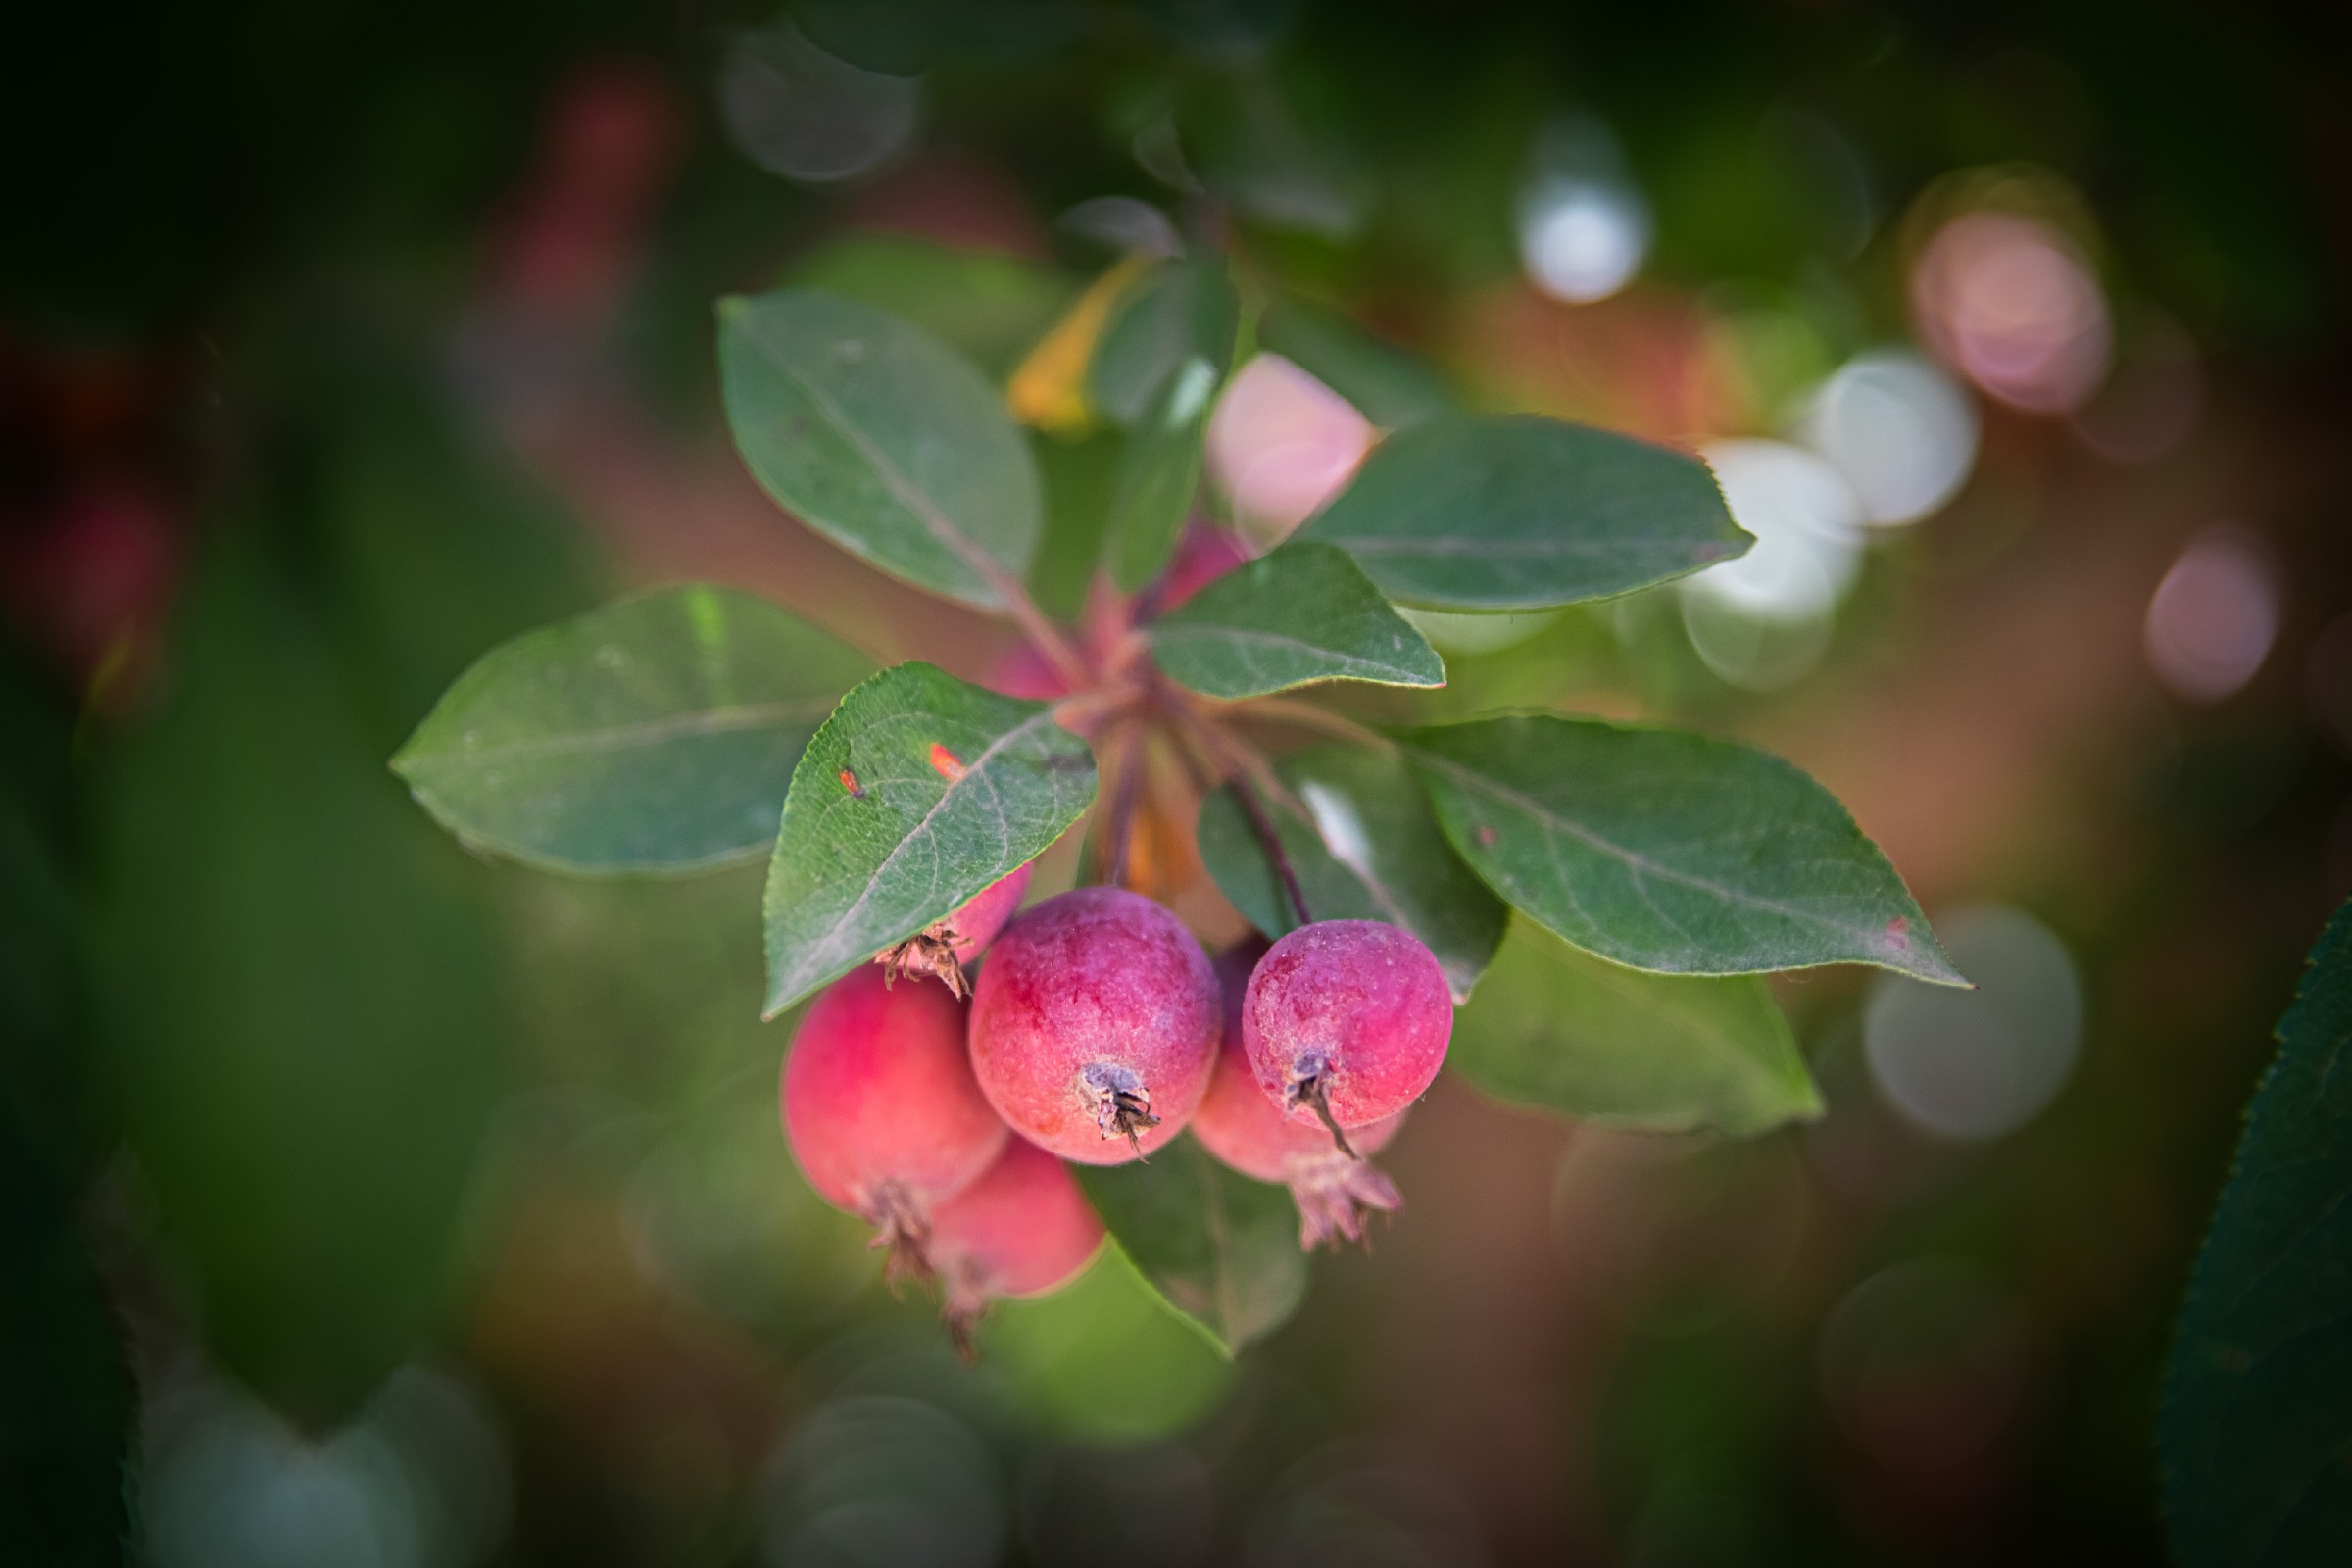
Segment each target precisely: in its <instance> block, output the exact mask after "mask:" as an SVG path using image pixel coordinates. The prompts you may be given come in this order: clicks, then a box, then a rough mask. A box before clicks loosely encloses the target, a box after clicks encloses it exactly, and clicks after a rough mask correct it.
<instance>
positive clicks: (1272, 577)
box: [1151, 543, 1446, 699]
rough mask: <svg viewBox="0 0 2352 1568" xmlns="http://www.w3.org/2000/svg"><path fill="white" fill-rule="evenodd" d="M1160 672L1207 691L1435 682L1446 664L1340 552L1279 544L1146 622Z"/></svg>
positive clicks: (1441, 679) (1231, 695)
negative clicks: (1362, 682) (1355, 682)
mask: <svg viewBox="0 0 2352 1568" xmlns="http://www.w3.org/2000/svg"><path fill="white" fill-rule="evenodd" d="M1151 638H1152V657H1153V658H1154V659H1156V660H1158V662H1159V667H1160V668H1161V669H1162V670H1164V671H1166V673H1167V675H1168V677H1169V678H1170V679H1171V680H1174V681H1176V682H1178V683H1180V684H1182V685H1185V686H1189V687H1191V688H1192V689H1193V690H1194V691H1197V692H1201V693H1202V694H1203V695H1205V696H1209V697H1222V698H1227V699H1235V698H1243V697H1263V696H1264V695H1266V694H1267V693H1268V692H1279V691H1288V690H1289V689H1290V688H1292V687H1293V686H1304V685H1306V684H1308V683H1309V682H1311V681H1319V680H1367V681H1377V682H1379V683H1380V684H1382V685H1384V686H1443V685H1445V684H1446V662H1445V661H1444V660H1442V659H1440V658H1439V657H1438V651H1437V650H1436V649H1434V648H1432V647H1430V646H1429V640H1428V639H1427V638H1425V637H1423V636H1422V635H1421V634H1420V633H1419V632H1418V631H1415V630H1414V629H1413V627H1412V625H1411V623H1410V622H1408V621H1407V620H1406V619H1405V618H1404V617H1403V616H1402V615H1399V614H1397V612H1396V610H1395V609H1393V608H1392V607H1391V606H1390V604H1389V602H1388V601H1387V600H1386V599H1383V598H1382V597H1381V596H1380V590H1379V589H1377V588H1375V587H1373V586H1372V584H1371V583H1370V582H1368V581H1366V580H1365V578H1364V574H1363V573H1362V572H1360V571H1358V570H1357V569H1356V568H1355V564H1354V563H1353V562H1351V561H1349V560H1348V557H1347V555H1346V553H1345V552H1343V551H1339V550H1334V549H1333V548H1332V547H1331V546H1329V545H1319V544H1297V543H1294V544H1287V545H1284V546H1283V547H1282V548H1281V549H1279V550H1276V551H1275V552H1274V553H1273V554H1272V555H1269V556H1263V557H1260V558H1259V559H1258V560H1256V561H1252V562H1250V563H1249V564H1247V565H1243V566H1237V567H1235V568H1234V569H1233V570H1232V571H1229V572H1227V573H1225V575H1223V576H1222V577H1218V578H1216V579H1215V580H1214V581H1212V582H1210V583H1209V584H1208V585H1207V586H1206V587H1204V588H1202V589H1201V591H1200V592H1199V593H1197V594H1195V595H1194V596H1193V597H1192V598H1191V599H1189V600H1187V601H1185V603H1184V604H1183V605H1182V606H1181V607H1180V608H1178V609H1177V610H1175V611H1174V612H1173V613H1169V614H1167V615H1164V616H1162V617H1161V618H1160V619H1158V620H1156V621H1154V622H1152V629H1151Z"/></svg>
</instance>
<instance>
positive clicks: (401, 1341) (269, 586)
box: [94, 545, 504, 1425]
mask: <svg viewBox="0 0 2352 1568" xmlns="http://www.w3.org/2000/svg"><path fill="white" fill-rule="evenodd" d="M176 620H177V624H176V626H175V639H174V644H173V647H172V662H171V666H170V670H171V673H170V677H169V685H168V692H167V696H166V698H165V700H164V702H163V704H162V706H161V708H160V709H159V711H156V712H155V714H154V715H153V716H152V718H151V719H150V720H149V721H148V722H146V723H145V724H144V725H143V726H142V727H141V728H140V730H139V731H138V732H137V733H136V734H135V735H133V736H132V737H131V738H129V740H128V741H127V742H126V743H125V745H124V746H123V750H122V752H121V754H120V755H119V756H118V757H117V759H116V760H115V761H114V765H113V766H112V767H110V769H109V773H108V777H107V779H106V781H105V787H104V790H103V792H102V801H101V805H100V809H99V813H98V827H99V835H98V837H99V848H100V853H99V865H100V873H99V892H98V910H97V931H98V941H97V955H96V966H97V972H98V975H99V983H98V985H97V986H96V987H95V988H94V993H95V995H96V996H97V997H98V998H99V999H100V1000H101V1002H102V1004H103V1007H104V1016H103V1021H104V1023H105V1026H106V1033H107V1045H108V1051H109V1055H110V1058H111V1059H110V1061H109V1068H110V1073H111V1081H112V1082H113V1083H114V1084H116V1085H117V1086H119V1090H120V1093H121V1095H122V1098H123V1106H122V1109H123V1123H124V1127H125V1131H126V1136H127V1139H128V1142H129V1144H130V1146H131V1148H132V1149H133V1150H134V1151H135V1152H136V1153H137V1156H138V1160H139V1168H140V1170H141V1172H142V1174H143V1176H144V1177H145V1180H146V1183H147V1185H148V1186H149V1188H150V1189H151V1190H152V1192H153V1194H154V1201H155V1205H156V1212H157V1217H158V1225H159V1228H160V1229H161V1231H162V1233H163V1235H164V1237H165V1239H166V1241H167V1242H168V1244H169V1245H170V1246H171V1248H172V1250H173V1252H174V1254H175V1255H177V1256H179V1257H182V1258H185V1259H186V1260H187V1261H188V1262H189V1264H190V1265H191V1267H192V1271H193V1274H194V1277H195V1279H196V1282H197V1284H198V1286H199V1288H200V1291H201V1300H202V1310H201V1320H202V1322H203V1323H204V1325H205V1333H206V1337H207V1339H208V1341H209V1343H210V1345H211V1348H212V1350H213V1352H214V1353H215V1354H216V1355H218V1356H219V1357H220V1358H221V1359H222V1360H223V1361H224V1362H226V1363H227V1364H228V1365H229V1366H231V1367H233V1368H234V1369H235V1370H236V1371H237V1373H238V1374H239V1375H240V1376H242V1377H243V1378H244V1379H245V1380H246V1381H247V1382H249V1383H251V1384H253V1385H254V1386H255V1387H256V1388H258V1389H260V1390H261V1391H262V1392H264V1393H265V1394H267V1395H269V1396H270V1398H271V1399H273V1400H274V1401H275V1402H276V1403H277V1404H278V1405H279V1406H280V1407H281V1408H283V1409H285V1410H287V1411H288V1412H289V1413H291V1414H293V1415H295V1416H296V1417H298V1418H299V1419H301V1420H303V1421H305V1422H310V1423H315V1424H319V1425H329V1424H332V1423H333V1422H334V1421H335V1420H337V1419H339V1418H340V1417H342V1416H343V1415H345V1414H348V1413H349V1412H350V1411H351V1410H352V1409H353V1408H355V1407H356V1406H357V1405H358V1404H359V1402H360V1401H361V1400H362V1399H364V1398H365V1397H367V1395H368V1392H369V1390H371V1389H372V1388H373V1387H374V1386H375V1384H376V1383H377V1382H378V1381H380V1380H381V1379H382V1377H383V1376H384V1375H385V1374H386V1373H387V1372H389V1371H390V1370H391V1369H392V1368H393V1367H394V1366H396V1365H398V1364H399V1363H400V1361H401V1360H402V1359H404V1358H405V1357H406V1356H408V1355H409V1354H410V1353H412V1351H413V1349H414V1348H415V1346H416V1344H417V1340H418V1339H419V1338H421V1337H422V1336H423V1335H424V1334H426V1333H427V1332H429V1331H430V1330H431V1329H432V1328H433V1327H435V1326H436V1324H437V1323H438V1322H439V1321H440V1320H441V1318H442V1315H443V1313H444V1312H445V1311H446V1310H447V1307H448V1304H449V1287H450V1283H451V1276H450V1264H451V1255H452V1250H453V1248H454V1244H455V1242H456V1239H457V1234H458V1225H459V1217H460V1212H461V1208H462V1205H463V1202H464V1200H465V1197H466V1190H467V1188H468V1186H469V1184H470V1181H471V1178H472V1175H473V1171H474V1166H475V1161H476V1158H477V1156H478V1153H479V1151H480V1148H481V1144H482V1140H483V1138H484V1137H485V1135H486V1134H487V1132H488V1130H489V1125H490V1119H491V1114H492V1111H493V1109H494V1108H495V1106H496V1104H497V1103H498V1097H499V1094H500V1091H501V1089H502V1087H503V1080H504V1061H503V1051H502V1043H503V1039H504V1035H503V1032H502V1027H501V1024H502V1004H501V1002H500V987H499V981H498V976H497V968H496V962H495V958H494V949H493V946H492V928H491V924H490V920H489V911H488V909H487V907H485V905H484V903H483V901H482V900H481V899H480V897H479V895H478V890H477V889H476V888H475V887H474V886H473V885H472V879H471V878H469V877H468V875H467V872H468V870H469V869H470V867H469V865H468V862H466V860H465V859H464V858H462V857H460V856H458V855H457V854H456V853H455V852H454V851H453V850H451V849H450V848H449V846H448V845H447V843H446V841H444V840H443V839H442V838H441V836H440V835H439V834H437V833H435V832H434V831H433V830H432V828H431V827H430V826H429V825H428V824H427V823H426V822H425V821H424V819H423V818H422V817H421V816H419V815H418V814H417V811H416V809H414V808H413V807H412V806H410V804H409V803H408V801H407V800H406V799H405V798H404V797H403V795H402V792H401V789H400V786H399V784H398V782H397V781H396V780H394V779H393V778H392V777H391V776H390V775H389V774H388V773H387V772H385V770H384V767H383V763H382V761H381V760H380V758H381V756H382V754H381V752H380V751H379V750H378V749H377V748H376V746H375V745H374V744H373V743H372V742H371V740H370V739H369V737H368V730H367V727H366V720H365V717H364V716H363V715H362V713H361V712H360V711H359V706H360V705H358V704H356V703H355V702H354V701H353V700H352V698H351V696H350V694H349V693H348V692H347V691H346V690H344V689H343V688H342V687H341V686H340V685H339V684H338V683H337V679H336V674H335V668H334V665H333V662H331V661H330V660H329V659H328V658H327V657H326V656H325V654H324V651H323V649H322V647H321V645H320V644H319V641H318V639H317V638H316V637H315V636H314V635H313V634H312V631H311V624H312V622H311V620H310V618H309V617H308V616H306V615H305V614H304V613H302V607H301V606H300V604H299V603H298V602H297V601H295V600H294V599H293V597H292V594H291V592H290V590H289V589H288V588H287V587H286V586H285V584H284V583H283V581H282V580H281V579H280V578H279V576H278V575H277V573H276V572H275V571H273V570H272V569H271V568H270V567H269V565H268V564H266V563H264V562H263V561H261V560H259V559H258V558H257V557H256V556H255V555H254V554H253V553H252V551H251V549H250V547H247V546H244V545H230V546H227V547H224V549H223V551H222V553H221V554H219V555H216V556H214V557H211V558H210V559H208V560H206V561H205V562H204V563H203V564H201V565H200V566H199V568H198V570H197V572H196V575H195V577H194V579H193V580H192V581H191V584H190V586H189V590H188V595H187V599H186V601H185V603H184V606H183V608H182V611H181V613H179V615H178V616H177V617H176Z"/></svg>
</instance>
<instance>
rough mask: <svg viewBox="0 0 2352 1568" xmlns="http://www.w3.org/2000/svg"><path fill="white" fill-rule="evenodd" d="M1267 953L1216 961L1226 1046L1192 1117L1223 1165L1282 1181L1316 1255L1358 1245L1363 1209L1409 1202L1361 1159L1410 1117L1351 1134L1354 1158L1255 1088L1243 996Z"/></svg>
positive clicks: (1252, 951) (1250, 946)
mask: <svg viewBox="0 0 2352 1568" xmlns="http://www.w3.org/2000/svg"><path fill="white" fill-rule="evenodd" d="M1265 951H1266V945H1265V943H1264V942H1263V941H1260V940H1251V941H1250V942H1247V943H1244V944H1242V945H1240V946H1239V947H1235V948H1229V949H1227V950H1226V951H1225V952H1224V953H1221V954H1219V955H1218V956H1217V959H1216V969H1217V979H1218V981H1219V982H1220V984H1221V988H1222V989H1223V991H1224V994H1225V1045H1224V1049H1223V1050H1222V1051H1220V1052H1219V1053H1218V1054H1217V1066H1216V1070H1215V1072H1213V1073H1212V1074H1211V1075H1210V1077H1209V1080H1208V1093H1207V1094H1205V1095H1203V1096H1202V1097H1201V1108H1200V1109H1199V1110H1196V1111H1194V1112H1193V1121H1192V1128H1193V1136H1194V1137H1196V1138H1198V1139H1200V1140H1201V1147H1203V1148H1205V1149H1206V1150H1207V1151H1208V1152H1210V1153H1211V1154H1214V1155H1215V1156H1216V1157H1217V1158H1218V1159H1220V1160H1222V1161H1224V1162H1225V1163H1226V1164H1228V1165H1230V1166H1232V1167H1233V1168H1234V1169H1235V1170H1238V1171H1240V1172H1241V1173H1242V1174H1243V1175H1245V1176H1249V1177H1252V1178H1254V1179H1256V1180H1258V1181H1261V1182H1281V1183H1283V1184H1284V1185H1286V1186H1288V1187H1289V1188H1290V1190H1291V1198H1292V1200H1293V1201H1296V1202H1297V1203H1298V1205H1299V1246H1300V1247H1301V1248H1303V1249H1307V1250H1312V1249H1314V1248H1316V1247H1318V1246H1320V1245H1322V1244H1323V1243H1324V1242H1326V1241H1333V1242H1335V1243H1336V1239H1338V1238H1342V1237H1345V1238H1346V1239H1347V1240H1348V1241H1351V1242H1352V1241H1359V1240H1361V1239H1362V1237H1363V1234H1364V1210H1366V1209H1368V1208H1381V1209H1394V1208H1397V1207H1398V1206H1399V1205H1401V1204H1402V1203H1403V1201H1404V1200H1403V1199H1402V1198H1400V1197H1398V1196H1397V1188H1396V1186H1395V1185H1394V1184H1393V1183H1391V1182H1390V1180H1389V1179H1388V1177H1387V1176H1385V1175H1383V1174H1382V1173H1381V1172H1380V1171H1379V1170H1378V1169H1376V1168H1375V1167H1374V1166H1372V1165H1371V1164H1370V1163H1368V1162H1367V1161H1366V1160H1365V1159H1364V1158H1363V1156H1365V1155H1368V1154H1372V1153H1375V1152H1378V1151H1379V1150H1380V1149H1381V1148H1382V1147H1383V1146H1385V1145H1386V1144H1387V1143H1388V1141H1389V1140H1390V1139H1392V1138H1394V1137H1396V1136H1397V1128H1399V1127H1401V1126H1403V1125H1404V1114H1405V1113H1404V1112H1403V1111H1401V1110H1400V1111H1398V1112H1397V1114H1395V1115H1393V1116H1388V1117H1384V1118H1382V1119H1381V1120H1379V1121H1376V1122H1374V1123H1372V1124H1371V1125H1370V1126H1368V1127H1359V1128H1357V1129H1355V1130H1354V1131H1353V1132H1351V1133H1350V1134H1349V1135H1348V1144H1349V1147H1350V1148H1351V1149H1352V1150H1353V1152H1352V1153H1347V1152H1342V1151H1340V1150H1339V1149H1337V1148H1335V1147H1333V1143H1332V1136H1331V1134H1330V1132H1329V1131H1327V1130H1326V1129H1325V1128H1323V1127H1321V1126H1300V1125H1299V1123H1297V1122H1295V1121H1292V1120H1291V1119H1290V1118H1289V1117H1287V1116H1285V1115H1284V1114H1283V1111H1282V1105H1281V1103H1280V1102H1278V1101H1275V1100H1273V1099H1270V1098H1268V1096H1267V1095H1266V1093H1265V1091H1264V1090H1262V1089H1260V1088H1258V1086H1257V1075H1256V1074H1255V1073H1254V1072H1253V1071H1251V1069H1250V1058H1249V1056H1248V1055H1247V1054H1245V1053H1244V1052H1243V1050H1242V1024H1241V1011H1242V998H1243V994H1244V991H1245V989H1246V988H1247V987H1248V985H1249V981H1250V969H1251V968H1252V967H1253V966H1254V965H1255V963H1256V962H1257V960H1258V958H1259V956H1261V955H1262V954H1264V952H1265Z"/></svg>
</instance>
